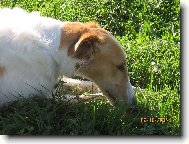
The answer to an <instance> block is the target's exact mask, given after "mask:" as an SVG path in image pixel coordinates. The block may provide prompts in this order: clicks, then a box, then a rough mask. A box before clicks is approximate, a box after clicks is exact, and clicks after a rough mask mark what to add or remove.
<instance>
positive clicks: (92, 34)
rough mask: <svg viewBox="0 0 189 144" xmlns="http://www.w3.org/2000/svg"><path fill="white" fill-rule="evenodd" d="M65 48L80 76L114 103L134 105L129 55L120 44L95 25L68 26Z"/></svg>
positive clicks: (62, 44) (72, 24)
mask: <svg viewBox="0 0 189 144" xmlns="http://www.w3.org/2000/svg"><path fill="white" fill-rule="evenodd" d="M62 31H63V34H62V37H61V47H64V48H65V47H66V48H68V51H67V54H68V56H69V57H72V58H73V59H76V60H78V62H76V63H75V72H76V75H79V76H83V77H86V78H88V79H90V80H92V81H94V82H95V83H96V84H97V85H98V86H99V88H100V89H101V91H102V92H103V93H104V94H105V95H106V96H107V98H108V99H109V100H110V101H111V102H112V103H116V102H119V101H125V102H128V103H130V104H132V103H133V101H134V91H133V88H132V86H131V84H130V81H129V77H128V70H127V62H126V55H125V53H124V50H123V48H122V46H121V45H120V44H119V42H118V41H117V40H116V39H115V38H114V37H113V35H111V34H110V33H109V32H108V31H106V30H104V29H102V28H100V27H99V26H98V25H96V24H95V23H86V24H83V23H67V24H65V25H64V26H63V28H62Z"/></svg>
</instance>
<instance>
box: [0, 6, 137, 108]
mask: <svg viewBox="0 0 189 144" xmlns="http://www.w3.org/2000/svg"><path fill="white" fill-rule="evenodd" d="M0 21H1V22H0V105H3V104H7V103H8V102H11V101H13V100H16V99H17V98H18V97H19V96H22V97H25V98H27V97H29V96H32V95H44V96H46V97H47V98H50V97H52V91H53V88H54V85H55V84H56V83H57V81H58V78H59V77H60V76H63V75H64V76H67V77H70V76H81V77H84V78H87V79H89V80H92V81H93V82H94V83H96V84H97V85H98V87H99V88H100V90H101V91H102V92H103V94H104V95H105V96H106V97H107V98H108V99H109V101H110V102H111V103H117V102H120V101H123V102H127V103H129V104H132V103H133V101H134V99H135V95H134V90H133V88H132V85H131V83H130V80H129V76H128V69H127V66H126V65H127V63H126V54H125V53H124V50H123V48H122V46H121V45H120V44H119V42H118V41H117V40H116V39H115V37H114V36H113V35H112V34H110V32H108V31H106V30H105V29H103V28H101V27H100V26H99V25H98V24H97V23H94V22H89V23H81V22H62V21H59V20H56V19H53V18H49V17H43V16H40V14H39V13H38V12H32V13H28V12H26V11H25V10H23V9H21V8H13V9H9V8H3V9H1V10H0Z"/></svg>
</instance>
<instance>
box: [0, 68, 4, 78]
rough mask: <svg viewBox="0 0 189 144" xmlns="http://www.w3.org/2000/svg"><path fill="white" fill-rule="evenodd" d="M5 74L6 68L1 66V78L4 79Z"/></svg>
mask: <svg viewBox="0 0 189 144" xmlns="http://www.w3.org/2000/svg"><path fill="white" fill-rule="evenodd" d="M4 74H5V67H3V66H0V77H2V76H3V75H4Z"/></svg>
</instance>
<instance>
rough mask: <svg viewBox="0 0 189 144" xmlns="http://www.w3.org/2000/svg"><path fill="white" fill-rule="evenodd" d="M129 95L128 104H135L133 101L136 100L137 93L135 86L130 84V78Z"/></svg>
mask: <svg viewBox="0 0 189 144" xmlns="http://www.w3.org/2000/svg"><path fill="white" fill-rule="evenodd" d="M126 86H127V88H126V89H127V90H126V92H127V95H128V103H129V104H132V103H133V100H134V96H135V92H134V90H133V86H132V85H131V83H130V79H129V78H128V81H127V85H126Z"/></svg>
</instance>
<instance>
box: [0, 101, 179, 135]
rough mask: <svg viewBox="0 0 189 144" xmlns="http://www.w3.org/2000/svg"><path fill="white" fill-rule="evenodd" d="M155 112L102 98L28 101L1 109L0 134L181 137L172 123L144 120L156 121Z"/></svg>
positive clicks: (143, 107) (139, 104)
mask: <svg viewBox="0 0 189 144" xmlns="http://www.w3.org/2000/svg"><path fill="white" fill-rule="evenodd" d="M157 113H158V112H157V111H152V110H150V108H149V107H148V106H144V105H142V104H141V103H138V106H137V107H136V108H131V107H130V106H128V105H124V104H120V105H118V106H115V107H113V106H111V105H110V104H109V103H108V102H107V100H106V99H105V98H97V99H92V100H79V102H78V103H70V102H66V101H62V100H59V101H57V100H53V99H52V100H47V99H43V98H31V99H27V100H26V99H24V100H21V101H17V102H13V103H11V104H10V105H9V106H7V107H4V108H2V109H1V111H0V134H6V135H84V136H88V135H95V136H98V135H119V136H135V135H137V136H141V135H142V136H143V135H166V136H175V135H176V136H177V135H180V129H179V128H178V127H174V126H173V124H172V123H171V122H165V123H161V122H150V121H147V122H145V121H144V118H147V120H150V118H155V119H156V120H157V119H158V118H159V116H158V115H156V114H157ZM167 118H168V120H169V119H170V117H167ZM141 120H143V121H141Z"/></svg>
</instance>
